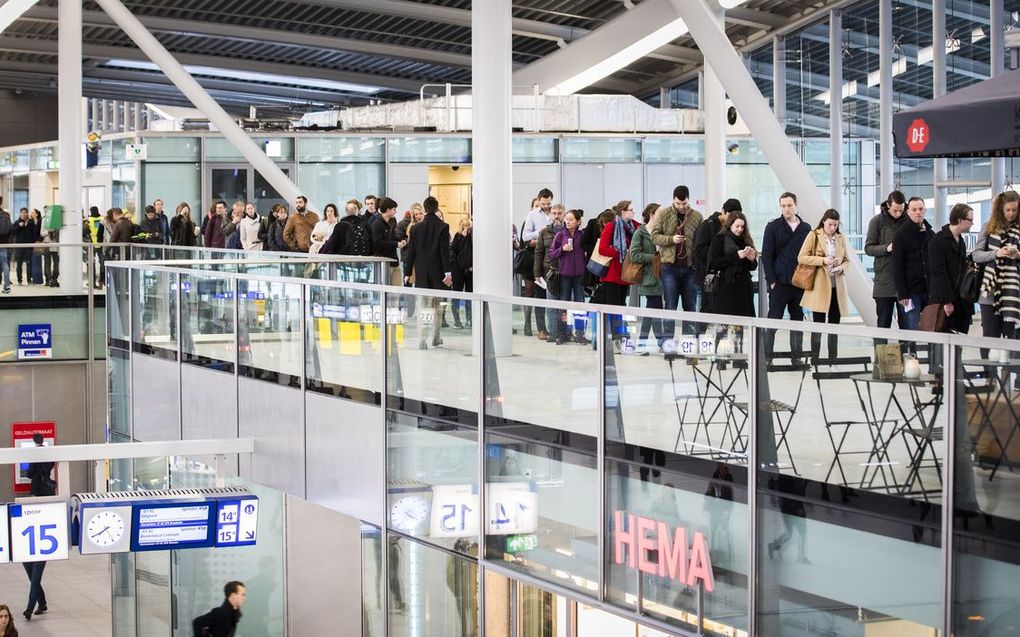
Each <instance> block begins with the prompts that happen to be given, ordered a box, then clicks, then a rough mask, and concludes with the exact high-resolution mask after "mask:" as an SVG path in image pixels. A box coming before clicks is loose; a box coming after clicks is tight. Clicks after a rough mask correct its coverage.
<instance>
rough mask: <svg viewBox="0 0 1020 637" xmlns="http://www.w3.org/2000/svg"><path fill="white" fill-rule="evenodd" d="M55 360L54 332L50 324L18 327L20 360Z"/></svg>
mask: <svg viewBox="0 0 1020 637" xmlns="http://www.w3.org/2000/svg"><path fill="white" fill-rule="evenodd" d="M33 358H53V330H52V329H51V327H50V324H49V323H33V324H28V325H19V326H18V359H20V360H25V359H33Z"/></svg>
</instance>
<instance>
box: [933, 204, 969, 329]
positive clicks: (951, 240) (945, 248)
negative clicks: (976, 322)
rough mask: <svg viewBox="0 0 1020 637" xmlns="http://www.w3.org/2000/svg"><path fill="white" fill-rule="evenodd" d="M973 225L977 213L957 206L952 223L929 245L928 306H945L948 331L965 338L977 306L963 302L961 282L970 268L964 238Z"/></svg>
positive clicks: (950, 221) (965, 205) (954, 208)
mask: <svg viewBox="0 0 1020 637" xmlns="http://www.w3.org/2000/svg"><path fill="white" fill-rule="evenodd" d="M973 224H974V211H973V210H972V209H971V207H970V206H968V205H967V204H962V203H958V204H956V205H955V206H953V209H952V211H950V213H949V223H948V224H946V225H944V226H942V230H940V231H939V232H938V234H936V235H935V236H934V237H932V239H931V241H930V242H929V243H928V264H929V277H928V302H929V303H938V304H939V305H941V306H943V311H945V313H946V317H947V318H946V329H947V330H950V331H954V332H959V333H961V334H966V333H967V331H968V330H969V329H970V317H971V315H973V314H974V304H973V303H965V302H964V301H963V300H962V299H961V298H960V279H962V278H963V270H964V268H965V267H967V246H966V244H965V243H964V241H963V237H962V236H961V235H962V234H963V233H965V232H969V231H970V227H971V226H972V225H973Z"/></svg>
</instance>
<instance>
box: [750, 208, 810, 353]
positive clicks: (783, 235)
mask: <svg viewBox="0 0 1020 637" xmlns="http://www.w3.org/2000/svg"><path fill="white" fill-rule="evenodd" d="M779 212H780V214H779V217H777V218H775V219H773V220H772V221H770V222H768V224H767V225H766V226H765V237H764V239H763V240H762V246H761V267H762V270H764V274H765V283H766V285H767V286H768V290H769V312H768V317H769V318H770V319H781V318H783V315H784V314H786V313H787V312H789V313H790V319H791V320H793V321H797V322H801V321H803V320H804V310H803V309H801V306H800V301H801V298H802V296H803V290H801V289H800V288H798V287H796V286H794V285H793V283H792V282H791V279H792V278H793V272H794V270H796V269H797V256H798V255H799V254H800V248H801V246H803V245H804V240H805V239H806V238H807V236H808V234H809V233H810V232H811V226H809V225H808V224H807V222H805V221H804V220H803V219H801V218H800V216H799V215H798V214H797V195H795V194H793V193H792V192H784V193H783V194H781V195H779ZM803 337H804V335H803V334H802V333H801V332H800V331H798V330H796V329H793V330H791V331H790V350H791V352H800V351H801V350H802V349H803ZM775 338H776V333H775V330H768V331H767V332H766V333H765V352H766V353H767V354H769V355H771V354H772V352H773V346H774V344H775ZM794 355H795V354H794Z"/></svg>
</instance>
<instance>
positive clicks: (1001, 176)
mask: <svg viewBox="0 0 1020 637" xmlns="http://www.w3.org/2000/svg"><path fill="white" fill-rule="evenodd" d="M988 11H989V16H990V18H991V20H990V26H989V29H990V33H989V34H988V38H989V46H990V48H991V54H992V64H991V73H992V77H996V76H999V75H1002V74H1003V73H1004V72H1005V71H1006V52H1005V50H1004V49H1003V40H1004V38H1005V33H1004V30H1005V24H1003V20H1002V17H1003V6H1002V0H991V2H990V3H989V6H988ZM1005 189H1006V160H1005V159H1003V158H1002V157H995V158H993V159H992V196H993V197H994V196H995V195H997V194H999V193H1000V192H1002V191H1003V190H1005Z"/></svg>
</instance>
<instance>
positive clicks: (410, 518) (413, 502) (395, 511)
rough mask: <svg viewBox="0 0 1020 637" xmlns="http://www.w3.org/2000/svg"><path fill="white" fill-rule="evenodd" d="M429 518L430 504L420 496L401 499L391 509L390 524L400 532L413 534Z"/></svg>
mask: <svg viewBox="0 0 1020 637" xmlns="http://www.w3.org/2000/svg"><path fill="white" fill-rule="evenodd" d="M428 517H429V502H428V500H426V499H425V498H423V497H422V496H420V495H409V496H405V497H403V498H400V499H399V500H397V501H396V502H394V503H393V505H392V506H391V507H390V524H392V525H393V528H395V529H397V530H398V531H404V532H405V533H410V532H413V531H414V530H415V529H417V528H418V527H419V526H421V525H422V524H423V523H424V522H425V521H426V520H427V519H428Z"/></svg>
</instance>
